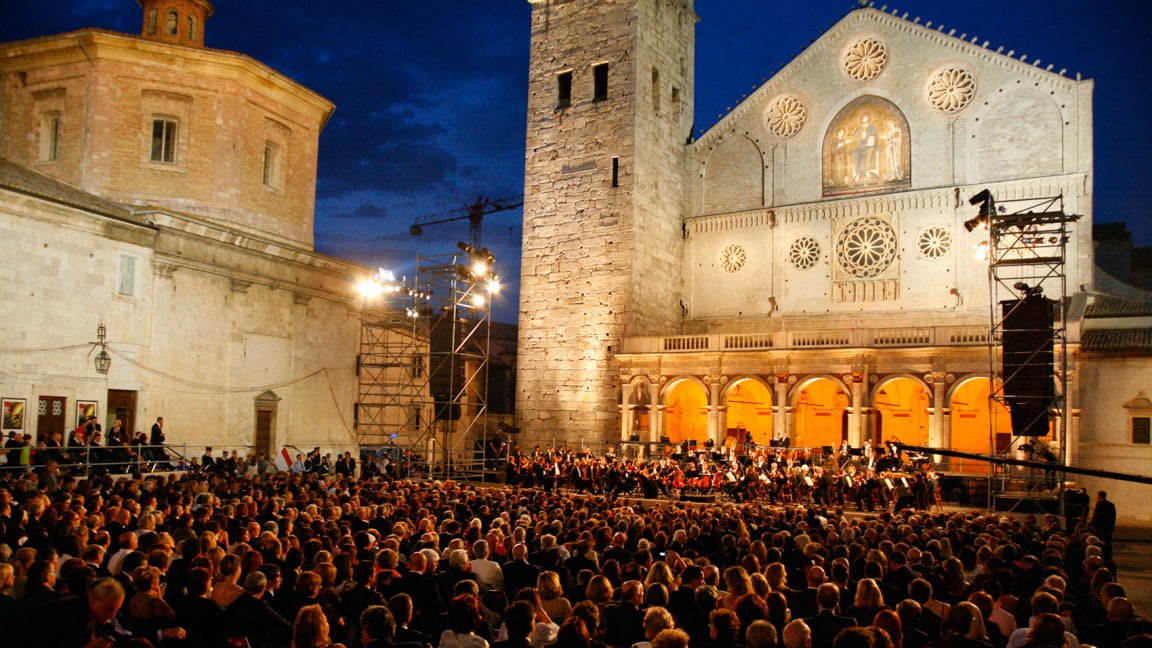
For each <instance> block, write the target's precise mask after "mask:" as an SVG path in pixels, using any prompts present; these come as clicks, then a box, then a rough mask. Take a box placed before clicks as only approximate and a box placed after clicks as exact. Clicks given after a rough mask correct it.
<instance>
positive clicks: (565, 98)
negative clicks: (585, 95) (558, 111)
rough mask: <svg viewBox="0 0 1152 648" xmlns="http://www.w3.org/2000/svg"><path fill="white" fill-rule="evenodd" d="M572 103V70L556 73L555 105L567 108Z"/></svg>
mask: <svg viewBox="0 0 1152 648" xmlns="http://www.w3.org/2000/svg"><path fill="white" fill-rule="evenodd" d="M571 105H572V72H571V71H568V72H561V73H560V74H557V75H556V107H557V108H567V107H568V106H571Z"/></svg>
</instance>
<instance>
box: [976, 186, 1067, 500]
mask: <svg viewBox="0 0 1152 648" xmlns="http://www.w3.org/2000/svg"><path fill="white" fill-rule="evenodd" d="M970 202H971V203H972V204H974V205H976V204H980V205H981V208H980V214H979V215H978V216H977V217H976V218H974V219H972V220H970V221H969V222H967V223H965V226H966V227H968V228H969V229H973V228H974V227H976V226H981V227H987V229H988V248H987V254H988V277H989V291H990V299H989V319H990V333H991V334H990V335H989V336H988V344H989V350H988V351H989V353H988V358H989V375H990V376H991V378H992V384H991V391H990V394H991V402H990V403H989V405H990V410H991V412H990V415H989V422H990V424H989V448H990V449H991V450H992V452H993V453H994V454H995V455H997V456H1001V457H1008V458H1013V457H1017V456H1020V457H1022V458H1024V459H1027V460H1028V461H1029V462H1032V460H1035V462H1039V464H1040V465H1042V466H1045V467H1044V468H1037V467H1036V466H1035V465H1032V466H1025V467H1022V466H1019V465H1015V466H1014V465H1007V464H1004V463H990V464H989V488H988V506H989V508H990V509H996V508H1013V509H1014V508H1015V507H1017V506H1019V505H1022V504H1028V505H1031V506H1032V507H1036V506H1037V505H1039V504H1040V501H1042V500H1044V501H1048V502H1050V503H1051V506H1050V507H1049V508H1054V509H1055V510H1057V511H1059V509H1060V508H1061V503H1062V501H1063V499H1062V497H1061V493H1062V491H1063V486H1064V477H1065V473H1064V466H1065V464H1066V462H1067V456H1068V442H1069V440H1068V426H1069V417H1067V416H1065V411H1066V404H1067V397H1066V394H1067V393H1068V389H1067V388H1068V353H1067V350H1068V349H1067V309H1068V277H1067V274H1066V272H1065V263H1066V259H1067V244H1068V241H1069V237H1070V231H1069V224H1070V223H1074V222H1075V221H1076V220H1078V219H1079V218H1080V217H1079V216H1073V215H1068V214H1065V213H1064V201H1063V197H1062V196H1056V197H1049V198H1040V199H1027V200H1005V201H1002V202H1000V203H999V204H997V203H996V201H995V200H994V198H993V197H992V196H991V194H990V193H988V192H987V190H985V191H983V192H981V193H980V194H977V196H974V197H973V198H972V200H971V201H970ZM1037 314H1039V315H1037ZM1006 336H1007V337H1008V338H1009V339H1010V344H1009V345H1008V346H1009V349H1008V354H1007V355H1006V353H1005V339H1006ZM1023 385H1029V386H1036V387H1037V388H1035V389H1033V388H1032V387H1027V388H1024V387H1021V386H1023ZM997 404H999V405H1002V406H1007V407H1008V409H1010V410H1011V414H1010V416H1011V417H1012V419H1013V422H1012V423H1013V426H1012V433H1011V434H1008V435H1001V434H999V433H998V431H999V429H1000V425H999V424H1000V422H1001V421H1002V420H1003V418H1002V416H1003V414H1002V413H1003V412H1005V411H1006V409H1005V407H996V406H995V405H997ZM1005 436H1006V437H1007V438H1004V437H1005ZM1035 462H1033V463H1035ZM1040 508H1044V507H1042V506H1041V507H1040Z"/></svg>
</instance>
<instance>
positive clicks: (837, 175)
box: [820, 95, 912, 196]
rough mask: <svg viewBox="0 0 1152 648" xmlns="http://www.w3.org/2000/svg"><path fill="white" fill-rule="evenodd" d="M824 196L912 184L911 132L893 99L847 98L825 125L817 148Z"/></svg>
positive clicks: (872, 97)
mask: <svg viewBox="0 0 1152 648" xmlns="http://www.w3.org/2000/svg"><path fill="white" fill-rule="evenodd" d="M820 169H821V173H820V177H821V187H822V190H823V195H825V196H838V195H845V194H859V193H870V192H874V191H891V190H894V189H906V188H908V187H911V186H912V131H911V129H910V128H909V126H908V119H907V118H906V117H904V113H903V111H901V110H900V108H898V107H897V106H896V104H895V103H893V102H891V101H889V100H888V99H885V98H883V97H878V96H876V95H863V96H860V97H857V98H855V99H853V100H852V101H850V102H848V103H847V104H846V105H845V106H844V107H843V108H841V109H840V111H839V112H837V113H836V116H835V117H833V118H832V120H831V121H830V122H829V123H828V126H827V128H826V129H825V131H824V139H823V143H822V145H821V148H820Z"/></svg>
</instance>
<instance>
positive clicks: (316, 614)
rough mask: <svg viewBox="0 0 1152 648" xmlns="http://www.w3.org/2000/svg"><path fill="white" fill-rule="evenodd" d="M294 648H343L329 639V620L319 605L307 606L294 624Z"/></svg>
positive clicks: (298, 614)
mask: <svg viewBox="0 0 1152 648" xmlns="http://www.w3.org/2000/svg"><path fill="white" fill-rule="evenodd" d="M292 648H343V644H334V643H332V640H331V639H330V638H329V637H328V618H327V617H325V616H324V610H323V609H321V608H320V606H319V605H305V606H304V607H302V608H300V611H299V612H297V613H296V622H295V623H293V624H292Z"/></svg>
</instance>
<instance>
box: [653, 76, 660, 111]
mask: <svg viewBox="0 0 1152 648" xmlns="http://www.w3.org/2000/svg"><path fill="white" fill-rule="evenodd" d="M652 111H653V112H660V70H657V69H656V68H652Z"/></svg>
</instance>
